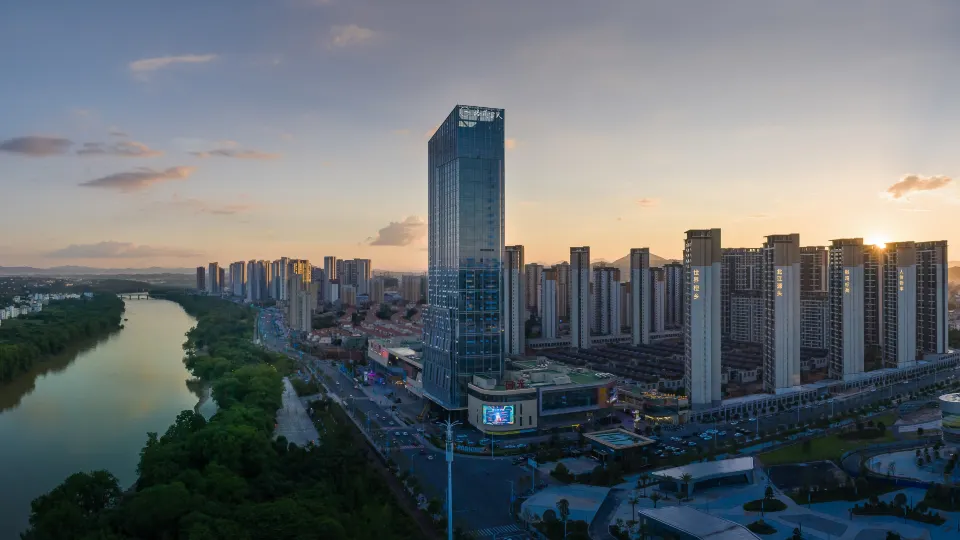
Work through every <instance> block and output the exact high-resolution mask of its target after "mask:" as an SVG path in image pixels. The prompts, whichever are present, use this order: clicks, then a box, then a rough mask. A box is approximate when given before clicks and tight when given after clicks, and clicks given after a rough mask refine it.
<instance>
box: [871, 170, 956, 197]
mask: <svg viewBox="0 0 960 540" xmlns="http://www.w3.org/2000/svg"><path fill="white" fill-rule="evenodd" d="M950 182H953V179H951V178H949V177H947V176H918V175H915V174H911V175H907V176H904V177H903V179H901V180H900V181H899V182H897V183H896V184H893V185H892V186H890V187H888V188H887V191H886V195H887V196H888V197H890V198H891V199H900V198H903V197H906V196H907V195H909V194H910V193H913V192H916V191H933V190H935V189H940V188H943V187H946V186H947V185H948V184H950Z"/></svg>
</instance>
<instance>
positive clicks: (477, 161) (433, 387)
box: [423, 105, 505, 409]
mask: <svg viewBox="0 0 960 540" xmlns="http://www.w3.org/2000/svg"><path fill="white" fill-rule="evenodd" d="M427 167H428V168H427V174H428V179H429V180H428V187H427V196H428V214H429V220H428V221H429V223H428V227H427V229H428V278H429V287H428V290H427V296H428V299H427V303H428V304H429V307H428V308H427V310H426V312H425V313H424V317H423V341H424V354H423V389H424V394H426V395H427V396H428V397H430V398H431V399H432V400H433V401H435V402H437V403H438V404H440V405H441V406H443V407H444V408H447V409H462V408H464V407H466V391H465V390H466V384H467V383H468V382H469V381H470V379H471V377H472V376H473V375H475V374H476V375H486V376H493V377H498V378H501V377H502V376H503V345H502V343H501V339H502V334H501V332H502V321H501V319H500V310H501V296H500V287H501V286H502V277H501V273H502V266H501V264H502V260H501V259H502V257H503V232H504V221H503V220H504V197H503V194H504V170H505V169H504V111H503V109H490V108H485V107H469V106H465V105H457V106H456V107H454V109H453V111H452V112H451V113H450V114H449V115H448V116H447V118H446V120H444V121H443V123H442V124H441V125H440V127H439V128H437V131H436V133H434V134H433V137H431V138H430V142H429V143H428V155H427Z"/></svg>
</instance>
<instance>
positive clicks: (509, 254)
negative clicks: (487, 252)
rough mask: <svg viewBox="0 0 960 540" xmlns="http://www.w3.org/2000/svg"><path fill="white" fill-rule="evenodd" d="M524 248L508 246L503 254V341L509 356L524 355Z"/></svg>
mask: <svg viewBox="0 0 960 540" xmlns="http://www.w3.org/2000/svg"><path fill="white" fill-rule="evenodd" d="M525 281H526V276H524V273H523V246H506V247H505V248H504V252H503V286H502V287H501V288H500V292H501V294H502V298H503V300H502V302H503V315H502V318H503V341H504V348H505V352H506V353H507V354H523V351H524V337H525V332H526V321H527V306H526V297H525V295H524V289H525V288H526V287H525V285H526V283H525Z"/></svg>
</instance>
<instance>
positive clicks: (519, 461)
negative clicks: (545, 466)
mask: <svg viewBox="0 0 960 540" xmlns="http://www.w3.org/2000/svg"><path fill="white" fill-rule="evenodd" d="M526 462H527V459H526V458H522V457H521V458H515V459H514V460H513V464H514V465H522V464H524V463H526Z"/></svg>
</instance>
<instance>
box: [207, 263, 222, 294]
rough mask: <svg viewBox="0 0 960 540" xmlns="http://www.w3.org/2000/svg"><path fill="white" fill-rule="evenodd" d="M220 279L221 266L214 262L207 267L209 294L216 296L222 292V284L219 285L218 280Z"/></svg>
mask: <svg viewBox="0 0 960 540" xmlns="http://www.w3.org/2000/svg"><path fill="white" fill-rule="evenodd" d="M219 279H220V264H219V263H215V262H212V263H210V264H208V265H207V292H208V293H211V294H216V293H218V292H220V284H219V283H217V280H219Z"/></svg>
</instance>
